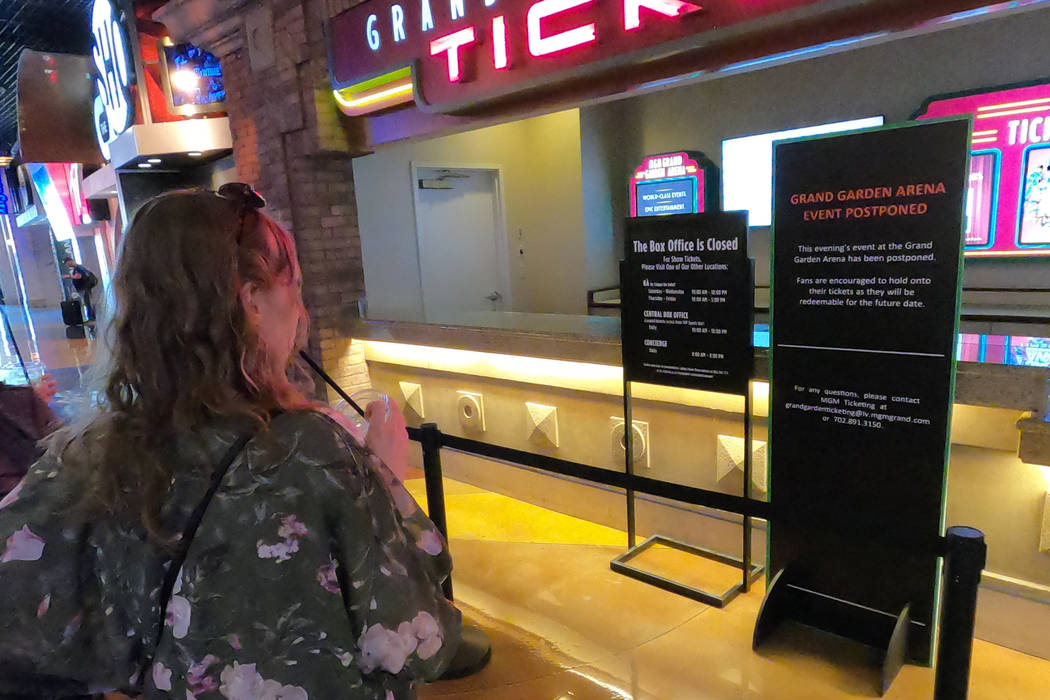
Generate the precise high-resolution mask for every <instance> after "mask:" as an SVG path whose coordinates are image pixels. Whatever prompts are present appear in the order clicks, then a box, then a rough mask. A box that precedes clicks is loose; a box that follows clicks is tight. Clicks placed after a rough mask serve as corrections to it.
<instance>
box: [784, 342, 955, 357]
mask: <svg viewBox="0 0 1050 700" xmlns="http://www.w3.org/2000/svg"><path fill="white" fill-rule="evenodd" d="M777 347H778V348H795V349H798V350H839V351H841V352H869V353H872V354H876V355H910V356H912V357H944V356H945V355H944V353H943V352H902V351H900V350H868V349H865V348H834V347H825V346H823V345H788V344H787V343H777Z"/></svg>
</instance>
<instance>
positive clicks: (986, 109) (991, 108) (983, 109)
mask: <svg viewBox="0 0 1050 700" xmlns="http://www.w3.org/2000/svg"><path fill="white" fill-rule="evenodd" d="M1047 102H1050V97H1042V98H1040V99H1038V100H1024V101H1022V102H1003V103H1002V104H998V105H986V106H984V107H978V108H977V111H978V112H998V111H999V110H1000V109H1011V108H1013V107H1027V106H1029V105H1042V104H1046V103H1047Z"/></svg>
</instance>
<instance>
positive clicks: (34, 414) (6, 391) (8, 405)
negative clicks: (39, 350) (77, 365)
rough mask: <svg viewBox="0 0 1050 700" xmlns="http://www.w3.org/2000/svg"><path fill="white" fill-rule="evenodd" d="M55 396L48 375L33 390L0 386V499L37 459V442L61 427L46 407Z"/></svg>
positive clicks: (28, 387) (52, 380)
mask: <svg viewBox="0 0 1050 700" xmlns="http://www.w3.org/2000/svg"><path fill="white" fill-rule="evenodd" d="M57 393H58V384H57V383H56V382H55V380H54V379H52V378H51V375H50V374H45V375H44V376H43V377H41V378H40V381H39V382H37V383H36V384H33V385H32V386H17V385H14V384H5V383H4V382H0V445H3V447H0V499H2V498H3V497H4V496H6V495H7V494H8V493H9V492H10V491H11V490H12V489H13V488H14V487H15V486H17V485H18V482H20V481H21V480H22V477H23V476H25V473H26V470H28V469H29V465H30V464H32V463H33V462H35V461H36V460H37V459H38V458H39V457H40V454H41V451H42V450H41V448H40V445H39V443H40V441H41V440H42V439H44V438H45V437H47V436H48V435H50V434H51V433H53V432H54V431H56V430H58V428H59V427H61V425H62V422H61V421H60V420H59V419H58V416H56V415H55V413H54V411H52V410H51V406H50V405H49V404H50V403H51V400H52V399H54V398H55V394H57Z"/></svg>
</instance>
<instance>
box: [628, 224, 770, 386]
mask: <svg viewBox="0 0 1050 700" xmlns="http://www.w3.org/2000/svg"><path fill="white" fill-rule="evenodd" d="M626 260H627V266H626V275H625V279H624V281H623V284H624V288H623V290H622V292H621V294H622V304H623V321H622V323H623V360H624V375H625V377H626V379H627V380H628V381H633V382H647V383H650V384H663V385H668V386H679V387H685V388H688V389H703V390H706V391H717V392H724V393H732V394H745V393H747V383H748V380H749V379H750V377H751V361H752V360H751V323H750V319H751V312H752V309H753V305H754V298H753V293H752V291H751V282H750V279H751V267H750V262H749V260H748V257H747V215H746V214H745V213H743V212H709V213H706V214H695V215H680V216H664V217H654V218H637V219H629V220H628V221H627V258H626Z"/></svg>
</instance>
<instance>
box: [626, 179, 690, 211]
mask: <svg viewBox="0 0 1050 700" xmlns="http://www.w3.org/2000/svg"><path fill="white" fill-rule="evenodd" d="M635 192H636V196H637V198H638V216H664V215H667V214H693V213H695V212H696V178H685V179H682V180H664V181H661V182H640V183H638V184H637V185H636V190H635Z"/></svg>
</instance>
